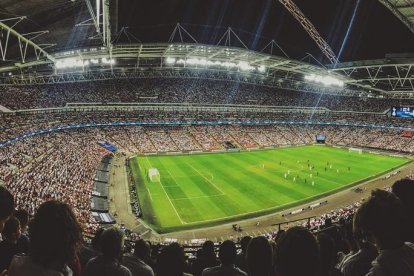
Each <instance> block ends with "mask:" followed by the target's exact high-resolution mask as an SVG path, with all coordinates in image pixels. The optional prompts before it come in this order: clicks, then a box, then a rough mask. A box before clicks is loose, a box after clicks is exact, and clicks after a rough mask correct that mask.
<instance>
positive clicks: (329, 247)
mask: <svg viewBox="0 0 414 276" xmlns="http://www.w3.org/2000/svg"><path fill="white" fill-rule="evenodd" d="M317 240H318V244H319V252H320V255H319V257H320V262H319V263H320V266H319V272H318V275H319V276H341V275H342V273H341V272H340V271H339V270H338V269H336V268H335V265H336V259H337V254H336V246H335V241H334V240H333V238H332V237H331V236H329V235H328V234H326V233H324V232H322V233H320V234H319V235H318V236H317Z"/></svg>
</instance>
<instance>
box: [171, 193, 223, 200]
mask: <svg viewBox="0 0 414 276" xmlns="http://www.w3.org/2000/svg"><path fill="white" fill-rule="evenodd" d="M217 196H224V194H220V195H205V196H192V197H181V198H173V199H172V200H184V199H197V198H209V197H217Z"/></svg>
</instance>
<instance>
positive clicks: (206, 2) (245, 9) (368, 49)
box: [118, 0, 414, 62]
mask: <svg viewBox="0 0 414 276" xmlns="http://www.w3.org/2000/svg"><path fill="white" fill-rule="evenodd" d="M294 2H295V3H296V4H297V5H298V6H299V8H300V9H301V10H302V11H303V13H304V14H305V15H306V16H307V17H308V18H309V19H310V21H311V22H312V23H313V24H314V25H315V27H316V28H317V30H318V31H319V33H320V34H321V35H322V37H323V38H324V39H325V40H326V41H327V42H328V44H329V45H330V46H331V47H332V49H333V50H334V52H335V54H336V55H337V56H338V55H339V52H340V49H341V45H342V43H343V42H344V41H345V44H344V46H343V51H342V54H341V55H340V60H341V61H354V60H362V59H376V58H383V57H384V56H385V54H387V53H404V52H412V53H414V34H413V33H412V32H411V31H410V30H409V29H408V28H407V27H406V26H405V25H404V24H403V23H401V22H400V21H399V20H398V19H397V18H396V17H395V16H394V15H393V14H392V13H391V12H390V11H389V10H388V9H387V8H385V7H384V6H383V5H382V4H380V3H379V2H378V0H359V1H358V0H294ZM356 7H357V9H356ZM355 10H356V13H355V16H354V22H353V26H352V28H351V29H350V31H349V36H348V37H347V39H345V37H346V33H347V30H348V27H349V24H350V22H351V18H352V16H353V14H354V11H355ZM118 14H119V18H118V28H119V29H120V28H121V27H123V26H128V27H129V32H131V33H133V34H134V35H135V36H136V37H138V38H139V39H140V40H141V41H142V42H165V41H168V38H169V36H170V34H171V32H172V30H173V29H174V26H175V24H176V23H177V22H180V23H181V24H182V25H183V26H184V27H185V28H186V29H187V30H188V31H189V32H190V33H191V34H192V35H193V36H194V37H195V38H196V39H197V40H198V41H199V42H200V43H206V44H216V43H217V42H218V40H219V39H220V37H221V36H222V34H223V33H224V32H225V30H226V28H227V27H232V28H233V29H234V30H235V32H236V33H237V34H238V35H239V36H240V38H241V39H242V40H243V42H244V43H245V44H246V45H247V46H248V47H249V48H250V49H253V50H257V51H260V50H261V49H263V47H264V46H265V45H266V44H267V43H268V42H269V41H270V40H271V39H275V40H276V42H278V44H279V45H281V46H282V48H283V49H284V50H285V51H286V52H287V53H288V54H289V56H291V57H293V58H297V59H300V58H302V57H303V56H305V55H306V53H311V54H312V55H313V56H315V57H316V58H317V59H321V61H322V62H327V60H326V59H324V58H323V55H322V54H321V51H320V50H319V49H318V47H317V45H316V43H315V42H314V41H313V40H312V39H311V38H310V37H309V35H308V34H307V33H306V32H305V30H304V29H303V28H302V27H301V26H300V24H299V23H298V22H297V21H296V20H295V19H294V18H293V16H292V15H290V13H289V12H288V11H287V10H286V9H285V8H284V7H283V6H282V5H281V4H280V3H279V2H277V1H276V0H171V1H167V0H144V1H141V0H139V1H138V0H136V1H135V0H134V1H132V0H130V1H123V0H120V1H119V13H118ZM124 39H125V38H124V37H121V38H120V41H122V40H124Z"/></svg>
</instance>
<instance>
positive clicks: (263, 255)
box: [246, 236, 273, 276]
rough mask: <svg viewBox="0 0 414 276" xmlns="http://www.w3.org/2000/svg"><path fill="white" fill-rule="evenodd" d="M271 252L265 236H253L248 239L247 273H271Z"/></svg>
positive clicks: (264, 275) (251, 275)
mask: <svg viewBox="0 0 414 276" xmlns="http://www.w3.org/2000/svg"><path fill="white" fill-rule="evenodd" d="M272 254H273V252H272V247H271V245H270V243H269V241H268V240H267V239H266V238H265V237H263V236H261V237H255V238H253V239H252V240H251V241H250V243H249V246H248V247H247V252H246V258H247V265H248V269H247V272H248V275H249V276H270V275H272V260H273V256H272Z"/></svg>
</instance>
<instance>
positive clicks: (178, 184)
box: [131, 146, 408, 232]
mask: <svg viewBox="0 0 414 276" xmlns="http://www.w3.org/2000/svg"><path fill="white" fill-rule="evenodd" d="M137 159H138V160H139V161H140V167H145V168H141V170H138V174H139V173H141V174H143V175H144V177H141V178H142V179H143V181H144V182H146V184H147V185H146V188H147V189H148V192H146V191H145V189H144V190H142V189H141V190H140V193H142V195H141V194H140V193H139V194H138V196H139V197H140V200H141V197H143V199H144V201H145V202H146V204H151V206H150V207H151V208H152V209H153V212H152V213H153V215H154V217H155V218H154V219H152V218H145V217H144V219H146V220H147V221H148V222H149V223H150V224H151V225H152V226H153V227H154V228H155V229H156V230H158V231H159V232H166V231H167V232H168V231H175V230H179V229H189V228H194V227H197V226H210V225H214V224H217V223H219V222H220V221H221V222H228V221H231V220H234V219H235V218H247V217H252V216H254V215H258V214H265V213H269V212H271V211H274V210H278V209H280V208H286V207H287V206H289V207H290V206H293V205H295V204H299V203H303V202H304V201H309V200H311V199H314V198H316V197H319V196H320V195H322V194H323V195H326V194H328V193H333V192H335V191H337V190H339V189H344V188H347V187H349V185H353V184H352V183H356V182H358V181H360V180H361V179H367V178H369V177H372V175H378V174H381V173H382V172H385V171H388V170H390V169H392V168H395V167H398V166H400V165H402V164H404V163H406V162H408V159H405V158H398V157H393V156H385V155H377V154H369V153H363V154H358V153H353V152H348V151H347V150H343V149H338V148H332V147H327V146H325V147H323V146H301V147H290V148H279V149H274V150H262V151H252V152H240V153H220V154H201V155H178V156H152V157H138V158H137ZM308 160H309V163H310V165H311V167H314V169H312V170H309V167H308ZM151 163H152V164H151ZM331 166H332V168H331ZM149 167H156V168H158V169H159V171H160V174H161V179H162V183H161V184H158V185H154V184H155V183H148V179H147V178H145V170H146V169H148V168H149ZM131 169H132V170H137V168H136V166H134V167H131ZM288 170H289V171H290V174H289V175H288V176H287V177H286V178H285V174H286V173H287V171H288ZM311 174H312V177H311V176H310V175H311ZM133 175H134V178H136V177H137V172H134V173H133ZM293 177H295V181H293ZM305 179H306V180H305ZM312 181H314V185H313V184H311V183H312ZM138 187H139V186H138ZM222 193H224V195H222ZM146 194H147V195H146ZM150 194H152V198H153V199H152V201H151V200H150ZM145 197H147V198H148V199H147V200H146V199H145ZM148 201H149V203H148ZM143 208H144V207H143ZM174 209H175V210H174ZM174 212H175V214H174V215H171V214H172V213H174ZM144 213H146V214H147V215H151V212H144ZM184 222H185V223H184Z"/></svg>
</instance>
